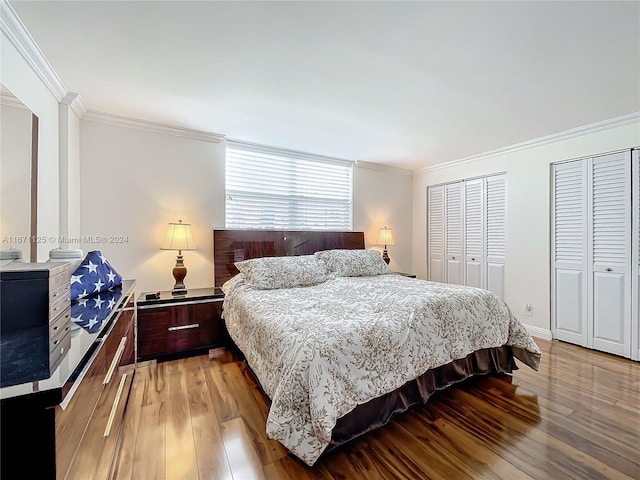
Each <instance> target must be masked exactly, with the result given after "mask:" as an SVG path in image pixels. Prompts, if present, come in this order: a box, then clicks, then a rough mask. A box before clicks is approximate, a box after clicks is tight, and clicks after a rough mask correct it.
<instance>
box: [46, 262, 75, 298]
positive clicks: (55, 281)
mask: <svg viewBox="0 0 640 480" xmlns="http://www.w3.org/2000/svg"><path fill="white" fill-rule="evenodd" d="M70 279H71V272H70V271H69V267H68V266H67V267H66V269H65V270H64V271H63V272H60V273H58V274H55V275H52V276H51V277H49V291H50V292H51V291H54V290H57V289H58V288H60V287H62V286H64V285H65V284H68V283H69V280H70Z"/></svg>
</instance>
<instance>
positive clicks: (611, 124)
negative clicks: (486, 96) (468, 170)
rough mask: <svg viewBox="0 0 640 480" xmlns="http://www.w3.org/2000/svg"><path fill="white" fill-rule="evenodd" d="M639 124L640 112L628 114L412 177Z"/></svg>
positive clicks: (435, 167) (418, 172)
mask: <svg viewBox="0 0 640 480" xmlns="http://www.w3.org/2000/svg"><path fill="white" fill-rule="evenodd" d="M636 122H640V112H633V113H629V114H628V115H622V116H620V117H615V118H610V119H608V120H603V121H601V122H596V123H590V124H589V125H584V126H582V127H577V128H572V129H571V130H565V131H563V132H559V133H554V134H551V135H546V136H544V137H539V138H534V139H533V140H527V141H526V142H521V143H516V144H514V145H510V146H508V147H503V148H498V149H497V150H491V151H489V152H485V153H480V154H478V155H472V156H471V157H465V158H461V159H459V160H452V161H451V162H445V163H439V164H437V165H432V166H429V167H423V168H420V169H418V170H414V171H413V175H421V174H423V173H427V172H433V171H435V170H441V169H443V168H450V167H454V166H458V165H464V164H467V163H471V162H475V161H477V160H482V159H484V158H489V157H495V156H498V155H504V154H506V153H512V152H517V151H518V150H525V149H528V148H533V147H539V146H541V145H546V144H549V143H554V142H559V141H561V140H568V139H570V138H575V137H580V136H582V135H587V134H591V133H596V132H601V131H604V130H609V129H611V128H616V127H622V126H624V125H629V124H631V123H636Z"/></svg>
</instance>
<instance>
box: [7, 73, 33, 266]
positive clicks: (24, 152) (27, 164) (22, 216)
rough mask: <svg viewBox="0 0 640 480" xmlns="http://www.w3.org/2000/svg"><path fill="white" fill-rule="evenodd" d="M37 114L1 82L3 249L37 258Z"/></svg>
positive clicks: (29, 258) (24, 259) (23, 256)
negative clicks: (13, 250)
mask: <svg viewBox="0 0 640 480" xmlns="http://www.w3.org/2000/svg"><path fill="white" fill-rule="evenodd" d="M37 227H38V117H37V116H35V115H34V114H33V112H31V111H30V110H29V109H28V108H27V107H26V106H25V105H24V104H23V103H22V102H21V101H20V100H19V99H18V98H16V97H15V95H13V94H12V93H11V92H10V91H9V90H8V89H7V88H6V87H5V86H4V85H2V84H0V237H1V239H2V244H1V245H0V250H2V251H5V250H9V249H15V250H19V251H20V252H22V260H23V261H25V262H28V261H31V262H35V261H37V255H38V252H37V235H38V228H37Z"/></svg>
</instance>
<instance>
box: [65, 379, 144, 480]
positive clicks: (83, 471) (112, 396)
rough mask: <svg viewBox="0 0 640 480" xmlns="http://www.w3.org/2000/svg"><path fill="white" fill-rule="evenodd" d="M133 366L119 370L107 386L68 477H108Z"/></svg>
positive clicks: (84, 479) (105, 479)
mask: <svg viewBox="0 0 640 480" xmlns="http://www.w3.org/2000/svg"><path fill="white" fill-rule="evenodd" d="M134 373H135V371H134V369H133V368H131V369H130V370H127V371H125V372H116V374H115V375H114V377H113V379H112V381H111V382H110V384H109V385H107V386H105V387H104V389H103V390H102V394H101V395H100V397H99V398H98V401H97V403H96V405H95V408H94V410H93V414H92V415H91V419H90V420H89V423H88V425H87V428H86V431H85V433H84V436H83V437H82V442H81V443H80V445H79V446H78V449H77V451H76V454H75V458H74V460H73V463H72V464H71V468H70V469H69V472H68V474H67V476H66V480H87V479H93V480H108V479H109V478H111V469H112V463H113V459H114V453H115V451H116V447H117V445H118V435H119V432H120V426H121V424H122V419H123V417H124V412H125V409H126V406H127V399H128V396H129V390H130V388H131V383H132V381H133V376H134Z"/></svg>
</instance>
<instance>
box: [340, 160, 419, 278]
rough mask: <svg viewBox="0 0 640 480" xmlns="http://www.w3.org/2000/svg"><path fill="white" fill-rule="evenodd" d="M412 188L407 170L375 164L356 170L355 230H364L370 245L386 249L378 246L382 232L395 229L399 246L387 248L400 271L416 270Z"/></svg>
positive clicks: (354, 195) (359, 167)
mask: <svg viewBox="0 0 640 480" xmlns="http://www.w3.org/2000/svg"><path fill="white" fill-rule="evenodd" d="M361 165H362V164H361ZM411 190H412V179H411V175H410V173H409V172H407V171H404V170H400V169H395V168H391V167H385V166H384V165H381V166H375V165H371V164H367V165H366V166H357V167H355V168H354V170H353V229H354V230H356V231H363V232H364V240H365V246H366V248H374V249H376V250H380V251H382V249H383V248H384V247H378V246H375V245H374V244H375V242H376V241H377V239H378V231H379V229H380V228H382V227H384V226H387V227H389V228H391V229H392V230H393V238H394V240H395V242H396V245H395V246H392V247H391V246H390V247H387V251H388V252H389V257H390V258H391V262H390V263H389V267H391V269H392V270H394V271H397V272H411V271H412V270H411V265H412V261H411V259H412V251H411V244H412V238H411V233H412V225H411V222H412V216H411V212H412V195H411Z"/></svg>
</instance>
